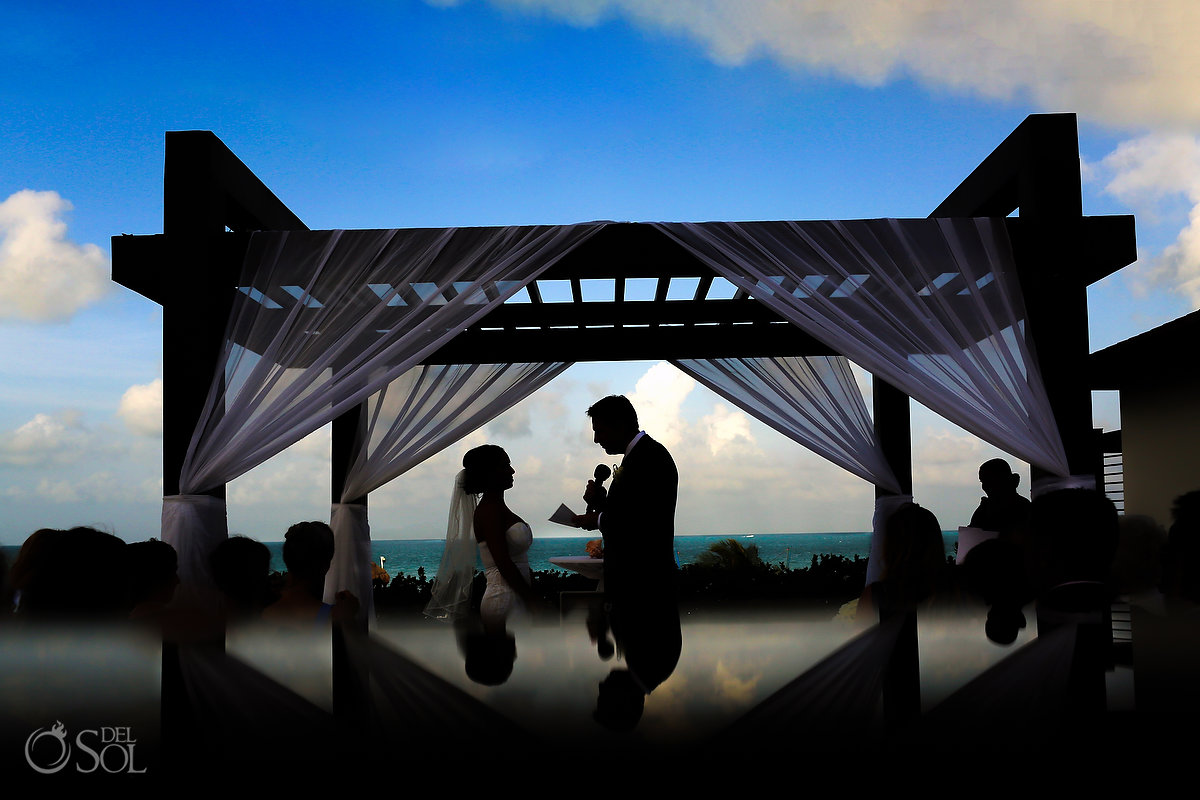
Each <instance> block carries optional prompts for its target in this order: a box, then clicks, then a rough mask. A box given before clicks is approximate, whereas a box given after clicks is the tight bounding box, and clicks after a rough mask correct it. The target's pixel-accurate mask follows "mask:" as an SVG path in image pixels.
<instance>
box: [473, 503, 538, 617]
mask: <svg viewBox="0 0 1200 800" xmlns="http://www.w3.org/2000/svg"><path fill="white" fill-rule="evenodd" d="M504 538H505V540H506V541H507V542H508V555H509V557H510V558H511V559H512V562H513V564H514V565H516V567H517V569H518V570H519V571H520V572H521V574H522V575H524V576H525V580H529V546H530V545H532V544H533V529H532V528H530V527H529V525H527V524H526V523H524V522H514V523H513V524H512V525H510V526H509V527H508V530H506V531H505V532H504ZM479 557H480V559H482V561H483V574H484V577H485V578H487V588H486V589H485V590H484V592H483V599H482V600H481V601H480V603H479V614H480V616H482V617H483V621H484V623H485V624H501V623H503V622H504V621H505V620H507V619H508V618H509V617H510V616H512V615H513V614H518V615H521V614H524V613H525V604H524V603H523V602H521V598H520V597H518V596H517V593H516V592H515V591H514V590H513V588H512V587H511V586H509V585H508V582H507V581H506V580H504V576H503V575H501V574H500V568H499V567H497V566H496V562H495V560H494V559H493V558H492V553H491V551H490V550H489V548H488V544H487V542H480V543H479Z"/></svg>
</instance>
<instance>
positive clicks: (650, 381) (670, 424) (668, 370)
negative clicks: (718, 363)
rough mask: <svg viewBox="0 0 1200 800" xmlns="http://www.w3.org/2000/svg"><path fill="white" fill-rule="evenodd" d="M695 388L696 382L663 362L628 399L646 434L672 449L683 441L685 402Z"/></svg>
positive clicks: (647, 374) (636, 386) (655, 366)
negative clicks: (683, 409)
mask: <svg viewBox="0 0 1200 800" xmlns="http://www.w3.org/2000/svg"><path fill="white" fill-rule="evenodd" d="M694 388H696V381H694V380H693V379H692V378H690V377H688V376H687V375H685V374H683V372H681V371H680V370H679V368H678V367H674V366H672V365H671V364H668V363H667V362H665V361H660V362H658V363H657V364H655V365H654V366H652V367H650V369H648V370H646V374H645V375H643V376H642V377H641V378H640V379H638V382H637V384H636V385H635V386H634V389H633V391H632V392H630V393H629V394H628V395H626V396H627V397H628V398H629V401H630V402H631V403H633V407H634V409H635V410H636V411H637V415H638V423H639V424H640V425H641V427H642V430H644V431H646V432H647V433H649V434H650V435H651V436H653V437H654V438H655V439H658V440H659V441H660V442H662V443H663V444H664V445H666V446H667V447H671V446H673V445H675V444H678V443H679V442H680V441H681V439H682V438H683V435H684V427H685V423H684V420H683V415H682V408H683V401H684V400H686V399H687V396H688V394H689V393H691V391H692V389H694Z"/></svg>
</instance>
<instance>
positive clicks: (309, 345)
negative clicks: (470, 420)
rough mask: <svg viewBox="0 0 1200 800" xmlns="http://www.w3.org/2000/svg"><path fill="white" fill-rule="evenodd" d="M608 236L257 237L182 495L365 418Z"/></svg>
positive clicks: (172, 519)
mask: <svg viewBox="0 0 1200 800" xmlns="http://www.w3.org/2000/svg"><path fill="white" fill-rule="evenodd" d="M604 224H605V223H589V224H581V225H565V226H524V227H517V226H512V227H503V228H447V229H412V230H359V231H266V232H258V233H255V234H254V235H253V236H252V238H251V241H250V246H249V248H248V250H247V254H246V258H245V261H244V263H243V268H242V276H241V279H240V282H239V288H240V291H239V292H238V293H237V294H236V298H235V303H234V307H233V311H232V314H231V316H230V319H229V323H228V325H227V328H226V336H225V345H224V351H223V353H222V355H221V358H220V359H219V361H218V369H217V372H216V374H215V375H214V377H213V382H212V384H211V388H210V390H209V394H208V397H207V399H206V402H205V410H204V412H203V413H202V415H201V418H200V421H199V424H198V425H197V427H196V429H195V431H194V433H193V435H192V440H191V443H190V445H189V447H188V452H187V455H186V457H185V460H184V465H183V469H182V472H181V475H180V488H181V496H184V497H188V496H193V495H199V494H200V493H201V492H204V491H207V490H208V489H211V488H213V487H216V486H219V485H221V484H223V483H226V482H228V481H230V480H232V479H233V478H236V477H237V476H238V475H241V474H242V473H244V472H246V471H247V470H249V469H251V468H253V467H255V466H257V465H258V464H261V463H262V462H263V461H265V460H266V459H268V458H270V457H271V456H273V455H276V454H277V453H279V452H281V451H282V450H284V449H285V448H286V447H288V446H289V445H291V444H294V443H295V442H297V441H299V440H300V439H302V438H303V437H304V436H306V435H308V434H309V433H311V432H312V431H314V430H316V429H317V428H319V427H321V426H322V425H324V424H325V423H327V422H330V421H331V420H333V419H335V418H336V417H338V416H339V415H341V414H342V413H344V412H345V411H347V410H349V409H351V408H353V407H355V406H356V405H358V404H359V403H361V402H362V401H363V400H365V399H366V398H367V397H369V396H370V395H372V394H374V393H375V392H377V391H379V390H380V389H382V388H383V387H385V386H387V385H388V384H389V383H390V382H391V381H393V380H394V379H396V378H397V377H399V376H401V375H403V374H404V373H405V372H406V371H407V370H409V369H411V368H412V367H413V366H415V365H417V364H418V363H419V362H420V361H421V360H422V359H423V358H425V357H427V356H428V355H429V354H430V353H432V352H434V351H436V350H437V349H438V348H439V347H441V346H442V345H443V344H445V343H446V342H448V341H449V340H450V339H452V338H453V337H454V336H456V335H457V334H458V333H459V332H461V331H462V330H464V329H465V328H467V327H469V326H470V325H471V324H473V323H474V322H476V321H477V320H479V319H480V318H481V317H483V316H484V315H485V314H487V313H488V312H489V311H491V310H492V309H493V308H494V307H495V306H497V305H499V304H500V303H503V302H504V301H505V300H507V299H508V298H509V297H511V296H512V295H514V294H516V293H517V292H519V291H520V290H521V289H522V288H523V287H524V286H525V285H526V284H528V283H529V282H530V281H532V280H533V279H534V278H536V277H537V276H538V275H540V274H541V273H542V272H543V271H544V270H546V269H547V268H549V267H550V266H552V265H553V264H554V263H556V262H557V261H558V260H559V259H560V258H562V257H563V256H564V255H566V254H567V253H569V252H570V251H571V250H572V249H574V248H575V247H577V246H578V245H580V244H581V243H583V242H584V241H586V240H587V239H588V238H590V237H591V236H592V235H593V234H595V233H596V232H597V231H599V230H600V229H601V228H603V227H604ZM174 502H175V501H174V500H173V498H164V512H163V525H164V527H163V538H164V539H167V540H168V541H182V540H183V539H185V538H187V537H188V536H189V534H188V533H187V532H186V531H184V530H182V529H180V530H175V529H173V528H172V526H175V525H177V523H179V521H180V520H183V518H182V517H180V516H179V515H178V514H174V513H168V512H169V510H170V506H171V504H172V503H174ZM216 502H221V501H216ZM205 524H209V525H213V526H217V527H214V529H213V530H211V531H209V532H208V533H206V534H205V536H206V537H210V538H217V539H219V538H223V537H224V536H225V535H227V534H226V522H225V515H224V504H223V503H221V513H220V514H219V515H218V514H210V515H208V516H207V517H206V523H205ZM210 535H211V536H210ZM189 553H190V548H189ZM193 556H196V557H200V556H199V554H184V553H181V563H182V562H183V561H184V560H185V559H188V558H192V557H193Z"/></svg>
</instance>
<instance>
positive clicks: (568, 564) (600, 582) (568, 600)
mask: <svg viewBox="0 0 1200 800" xmlns="http://www.w3.org/2000/svg"><path fill="white" fill-rule="evenodd" d="M550 563H551V564H553V565H554V566H556V567H562V568H563V569H565V570H570V571H571V572H578V573H579V574H580V575H582V576H583V577H585V578H592V579H593V580H595V581H596V588H595V590H593V591H590V592H560V593H559V595H558V604H559V608H560V619H563V618H565V617H566V614H567V612H568V610H569V608H570V606H572V605H573V604H574V601H575V600H584V601H586V602H587V603H588V604H589V605H590V604H594V603H596V602H598V601H599V599H600V598H603V597H604V559H603V558H592V557H591V556H555V557H554V558H552V559H550Z"/></svg>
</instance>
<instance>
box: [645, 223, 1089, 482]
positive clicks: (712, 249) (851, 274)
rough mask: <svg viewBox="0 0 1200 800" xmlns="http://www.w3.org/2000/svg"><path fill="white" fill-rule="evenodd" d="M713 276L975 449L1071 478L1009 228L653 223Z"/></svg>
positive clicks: (982, 225) (992, 225) (991, 225)
mask: <svg viewBox="0 0 1200 800" xmlns="http://www.w3.org/2000/svg"><path fill="white" fill-rule="evenodd" d="M657 227H658V228H659V229H660V230H662V231H663V232H664V233H666V234H667V235H668V236H670V237H671V238H672V239H674V240H675V241H677V242H678V243H679V244H681V245H682V246H683V247H685V248H686V249H687V250H688V251H689V252H691V253H693V254H694V255H695V256H696V257H697V258H698V259H699V260H700V261H701V262H703V263H704V264H706V265H708V266H709V267H710V268H711V269H713V270H714V271H715V272H716V273H717V274H719V275H722V276H724V277H725V278H726V279H728V280H729V281H730V282H731V283H733V284H734V285H736V286H737V287H738V288H740V289H742V290H744V291H746V292H749V293H750V294H751V295H753V296H754V297H755V298H756V299H758V300H759V301H760V302H762V303H764V304H766V305H767V306H769V307H770V308H772V309H774V310H775V311H776V312H777V313H779V314H780V315H781V316H782V317H784V318H785V319H787V320H789V321H790V322H792V323H793V324H795V325H797V326H799V327H800V328H802V329H804V330H805V331H806V332H808V333H809V334H811V335H812V336H814V337H815V338H817V339H818V340H820V341H821V342H823V343H825V344H826V345H828V346H829V347H831V348H832V349H833V350H834V351H835V352H838V353H841V354H844V355H846V356H847V357H848V358H850V359H851V360H853V361H854V362H856V363H857V364H859V365H861V366H862V367H863V368H865V369H867V370H868V371H870V372H871V373H872V374H874V375H876V376H878V377H881V378H883V379H884V380H886V381H888V382H889V383H892V384H893V385H894V386H896V387H898V388H900V389H901V390H902V391H904V392H905V393H907V394H908V395H909V396H911V397H913V398H915V399H916V400H917V401H919V402H920V403H922V404H924V405H925V406H927V407H928V408H930V409H932V410H933V411H935V412H937V413H938V414H941V415H942V416H943V417H945V418H946V419H948V420H950V421H952V422H954V423H955V424H957V425H959V426H961V427H962V428H964V429H965V430H968V431H970V432H971V433H973V434H975V435H976V436H978V437H980V438H981V439H983V440H985V441H987V442H990V443H992V444H994V445H996V446H997V447H1000V448H1001V449H1003V450H1005V451H1006V452H1009V453H1012V454H1013V455H1015V456H1017V457H1019V458H1021V459H1023V460H1025V461H1028V462H1030V463H1032V464H1036V465H1038V466H1039V467H1042V468H1043V469H1046V470H1047V471H1049V472H1052V473H1055V474H1058V475H1067V474H1068V467H1067V459H1066V453H1065V450H1064V448H1063V444H1062V438H1061V436H1060V435H1059V433H1058V429H1057V427H1056V426H1055V422H1054V418H1053V414H1052V412H1051V409H1050V404H1049V401H1048V400H1047V397H1046V392H1045V388H1044V386H1043V384H1042V380H1041V376H1040V374H1039V372H1038V368H1037V364H1036V362H1035V360H1034V356H1033V353H1032V350H1031V348H1030V347H1029V345H1028V343H1027V341H1026V332H1025V329H1024V325H1025V310H1024V302H1023V300H1022V297H1021V293H1020V289H1019V286H1018V282H1017V275H1016V270H1015V267H1014V265H1013V258H1012V252H1011V247H1010V245H1009V241H1008V236H1007V231H1006V229H1005V227H1004V221H1003V220H993V219H921V220H894V219H882V220H856V221H846V222H839V221H820V222H756V223H731V222H709V223H658V224H657Z"/></svg>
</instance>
